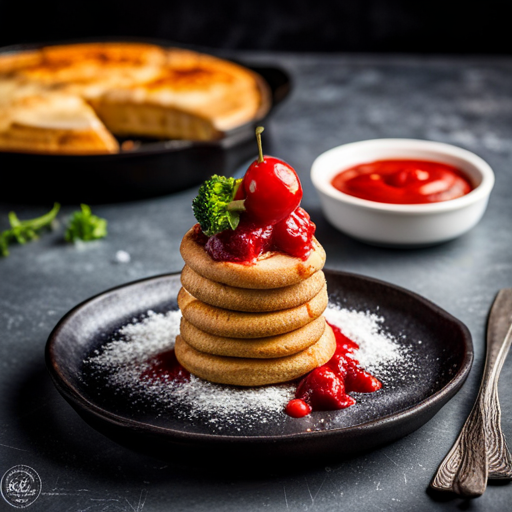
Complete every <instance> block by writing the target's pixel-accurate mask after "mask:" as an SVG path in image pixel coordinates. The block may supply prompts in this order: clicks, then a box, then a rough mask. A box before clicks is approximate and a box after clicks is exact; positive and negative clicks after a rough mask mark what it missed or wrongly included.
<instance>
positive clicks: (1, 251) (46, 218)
mask: <svg viewBox="0 0 512 512" xmlns="http://www.w3.org/2000/svg"><path fill="white" fill-rule="evenodd" d="M59 210H60V204H59V203H55V204H54V205H53V208H52V209H51V210H50V211H49V212H48V213H46V214H45V215H41V217H36V218H35V219H29V220H20V219H18V216H17V215H16V214H15V213H14V212H9V224H10V225H11V228H10V229H6V230H5V231H2V233H0V256H4V257H5V256H9V244H12V243H13V242H18V243H19V244H26V243H27V242H29V241H30V240H35V239H36V238H38V232H39V231H40V230H42V229H43V228H46V227H49V226H50V225H51V223H52V222H53V220H54V219H55V217H56V216H57V213H59Z"/></svg>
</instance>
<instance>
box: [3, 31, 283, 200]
mask: <svg viewBox="0 0 512 512" xmlns="http://www.w3.org/2000/svg"><path fill="white" fill-rule="evenodd" d="M102 41H119V39H108V40H102ZM102 41H98V40H96V39H95V40H86V41H84V40H80V41H76V40H75V41H65V42H62V43H58V44H68V43H69V44H72V43H80V42H102ZM122 41H128V42H143V43H151V44H158V45H160V46H164V47H171V46H172V47H179V46H180V45H178V44H173V43H171V42H166V41H160V40H158V41H155V40H147V39H143V40H141V39H123V40H122ZM51 44H52V43H41V44H31V45H17V46H10V47H5V48H0V53H13V52H20V51H23V50H30V49H34V48H40V47H42V46H48V45H51ZM188 48H190V47H188ZM190 49H193V50H197V51H200V52H203V53H210V52H209V50H208V49H202V48H190ZM237 62H238V63H239V64H241V65H243V66H246V67H247V68H249V69H251V70H253V71H254V72H256V73H257V74H258V75H259V76H260V77H261V79H262V82H263V84H262V86H263V87H265V88H268V90H269V91H270V105H269V109H268V111H267V112H266V113H265V114H264V115H262V116H260V117H259V118H258V119H256V120H254V121H253V122H250V123H247V124H245V125H243V126H240V127H238V128H236V129H234V130H231V131H229V132H227V133H226V134H225V137H224V138H222V139H220V140H216V141H211V142H197V141H188V140H166V141H162V140H155V139H140V140H137V139H136V138H134V137H131V138H130V139H131V140H135V141H136V142H138V143H139V146H138V147H137V149H135V150H133V151H124V152H120V153H117V154H109V155H42V154H29V153H10V152H1V151H0V168H1V169H5V171H6V172H4V173H3V178H2V180H3V181H2V187H1V189H0V200H3V201H9V202H16V201H22V202H23V203H27V202H37V203H52V202H53V201H60V202H61V203H74V202H85V203H98V202H113V201H125V200H132V199H141V198H146V197H153V196H158V195H163V194H169V193H173V192H178V191H180V190H184V189H186V188H189V187H192V186H195V185H198V184H199V183H201V182H203V181H204V180H206V179H208V178H209V177H210V176H211V175H212V174H223V175H226V174H229V173H231V172H233V171H234V170H235V169H236V168H237V167H238V166H239V165H240V164H241V163H242V162H244V161H246V160H247V159H249V158H250V157H251V156H253V155H256V153H257V150H256V146H255V138H254V129H255V127H256V126H257V125H258V124H264V123H265V120H267V119H268V118H269V116H270V115H271V114H272V112H273V111H274V109H275V107H276V106H277V105H278V104H279V103H281V101H283V100H284V99H285V98H286V96H287V95H288V93H289V91H290V88H291V82H290V77H289V75H288V74H287V73H286V72H285V71H284V70H282V69H280V68H278V67H275V66H271V65H270V66H264V65H250V64H247V63H244V62H241V61H237ZM120 142H122V140H121V139H120ZM271 143H272V141H271V132H270V131H268V130H267V132H266V140H265V148H266V151H267V152H269V151H271V147H272V144H271ZM27 184H29V185H30V186H27Z"/></svg>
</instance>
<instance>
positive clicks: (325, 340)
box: [175, 325, 336, 386]
mask: <svg viewBox="0 0 512 512" xmlns="http://www.w3.org/2000/svg"><path fill="white" fill-rule="evenodd" d="M335 350H336V339H335V337H334V333H333V331H332V329H331V327H330V326H329V325H327V326H326V328H325V331H324V334H323V335H322V337H321V338H320V339H319V340H318V342H317V343H315V344H314V345H312V346H310V347H309V348H307V349H305V350H303V351H301V352H299V353H297V354H293V355H290V356H287V357H280V358H275V359H246V358H237V357H222V356H216V355H211V354H206V353H204V352H199V351H198V350H195V349H194V348H192V347H191V346H190V345H188V344H187V343H186V342H185V341H184V340H183V338H182V337H181V336H179V335H178V336H177V337H176V343H175V353H176V358H177V359H178V361H179V363H180V364H181V365H182V366H183V367H184V368H185V369H187V370H188V371H189V372H190V373H192V374H194V375H196V376H197V377H199V378H201V379H205V380H208V381H210V382H216V383H218V384H229V385H233V386H264V385H268V384H278V383H281V382H287V381H290V380H293V379H296V378H299V377H301V376H303V375H305V374H306V373H308V372H310V371H312V370H314V369H315V368H317V367H318V366H321V365H323V364H325V363H326V362H327V361H329V359H330V358H331V357H332V356H333V354H334V352H335Z"/></svg>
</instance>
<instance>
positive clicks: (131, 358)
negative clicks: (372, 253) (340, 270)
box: [84, 305, 407, 431]
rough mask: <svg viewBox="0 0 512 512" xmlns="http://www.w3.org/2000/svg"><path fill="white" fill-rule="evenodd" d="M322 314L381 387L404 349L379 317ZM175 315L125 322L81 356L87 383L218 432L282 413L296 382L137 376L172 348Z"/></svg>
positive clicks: (330, 310)
mask: <svg viewBox="0 0 512 512" xmlns="http://www.w3.org/2000/svg"><path fill="white" fill-rule="evenodd" d="M325 316H326V318H327V320H328V321H329V322H330V323H332V324H334V325H337V326H338V327H340V329H341V330H342V332H343V333H344V334H345V335H346V336H347V337H349V338H351V339H352V340H353V341H355V342H356V343H358V344H359V346H360V349H359V351H358V352H357V353H356V358H357V359H358V360H359V361H360V362H361V364H362V366H363V367H364V368H365V369H367V370H369V371H370V372H372V373H374V374H375V376H377V377H378V378H379V379H381V380H382V381H383V383H384V385H385V386H386V375H387V372H386V369H387V368H389V367H396V365H397V363H400V362H403V361H404V360H405V357H406V352H407V349H406V347H405V346H404V345H403V344H398V343H397V342H396V340H395V339H394V338H393V337H391V336H390V335H389V334H387V333H386V332H385V330H384V329H383V326H384V323H385V322H384V319H383V318H382V317H379V316H378V315H375V314H372V313H368V312H360V311H351V310H347V309H341V308H339V307H336V306H333V305H330V306H329V307H328V309H327V310H326V313H325ZM180 319H181V312H180V311H169V312H167V313H155V312H152V311H148V312H147V314H146V315H144V317H143V318H142V319H133V320H132V321H131V322H130V323H128V324H126V325H124V326H123V327H122V328H121V329H119V330H118V331H117V333H116V334H115V335H114V336H113V337H112V338H110V341H108V342H107V343H106V344H104V345H103V346H102V347H101V348H99V349H98V350H96V351H95V352H94V353H93V354H92V355H91V356H90V357H89V358H87V359H86V360H85V361H84V368H85V369H86V370H87V372H88V374H89V375H90V377H91V378H90V381H91V384H90V385H91V387H94V386H96V385H98V388H102V387H103V386H105V387H106V388H108V389H109V390H110V391H111V392H113V393H114V394H116V395H124V396H128V397H129V402H130V404H131V406H132V407H140V408H145V409H147V408H150V409H151V410H153V411H154V412H155V413H156V414H157V415H166V414H172V415H173V417H175V418H181V419H186V420H187V421H190V422H194V421H199V422H201V423H202V424H207V425H210V426H211V427H212V429H213V430H214V431H221V430H222V429H223V428H225V427H224V426H225V425H226V423H229V428H230V429H233V428H234V429H235V430H239V431H240V430H241V429H243V430H244V431H245V430H247V429H250V428H252V427H256V426H258V425H261V424H262V423H266V422H270V421H275V418H276V415H278V416H282V417H284V416H285V415H284V408H285V406H286V404H287V403H288V401H289V400H290V399H292V398H293V396H294V393H295V389H296V385H295V384H281V385H274V386H264V387H257V388H238V387H234V386H225V385H219V384H213V383H211V382H207V381H204V380H202V379H199V378H197V377H195V376H193V375H192V376H191V378H190V381H188V382H177V381H168V382H162V381H159V380H151V379H142V378H141V375H142V374H143V372H144V371H145V370H147V369H148V368H149V367H150V362H149V360H150V359H151V358H152V357H155V356H156V355H158V354H159V353H162V352H164V351H167V350H170V349H171V348H173V346H174V339H175V337H176V335H177V334H178V333H179V325H180ZM95 382H96V384H95ZM370 399H371V398H370V397H368V400H370ZM354 407H357V405H356V406H354Z"/></svg>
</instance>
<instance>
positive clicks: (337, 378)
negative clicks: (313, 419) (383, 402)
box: [286, 324, 382, 418]
mask: <svg viewBox="0 0 512 512" xmlns="http://www.w3.org/2000/svg"><path fill="white" fill-rule="evenodd" d="M329 325H330V326H331V327H332V330H333V331H334V335H335V336H336V352H335V353H334V355H333V356H332V358H331V359H330V360H329V361H328V362H327V363H326V364H324V365H323V366H320V367H318V368H315V369H314V370H313V371H312V372H310V373H308V375H306V376H305V377H304V378H303V379H302V380H301V381H300V382H299V385H298V386H297V391H296V392H295V399H293V400H291V401H290V402H289V403H288V405H287V406H286V413H287V414H288V415H290V416H292V417H294V418H301V417H303V416H307V415H308V414H309V413H310V412H311V411H330V410H336V409H344V408H346V407H350V406H351V405H354V404H355V403H356V401H355V400H354V398H352V397H351V396H350V395H348V393H349V392H351V391H355V392H357V393H372V392H373V391H377V390H378V389H380V388H381V387H382V384H381V382H380V381H379V380H378V379H376V378H375V377H373V375H370V374H369V373H368V372H366V371H365V370H363V369H362V368H361V365H360V364H359V362H358V361H357V359H355V357H354V352H355V351H356V350H357V349H358V348H359V346H358V345H357V343H354V342H353V341H352V340H350V339H349V338H347V337H346V336H344V335H343V333H342V332H341V330H340V329H339V327H336V326H334V325H331V324H329Z"/></svg>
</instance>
